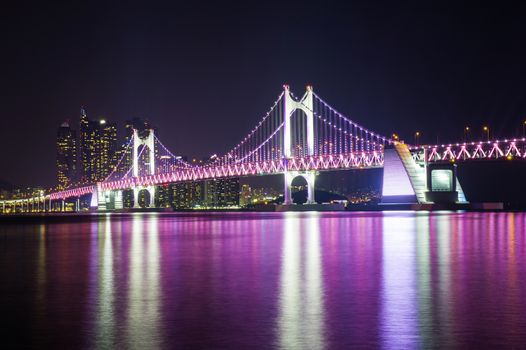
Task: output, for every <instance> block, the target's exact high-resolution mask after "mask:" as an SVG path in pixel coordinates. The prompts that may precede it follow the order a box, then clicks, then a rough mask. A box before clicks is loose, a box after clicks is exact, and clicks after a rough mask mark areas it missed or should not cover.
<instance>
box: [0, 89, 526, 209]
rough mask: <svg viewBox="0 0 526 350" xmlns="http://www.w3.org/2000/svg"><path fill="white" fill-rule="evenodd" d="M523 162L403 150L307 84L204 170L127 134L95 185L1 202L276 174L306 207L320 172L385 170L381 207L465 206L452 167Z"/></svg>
mask: <svg viewBox="0 0 526 350" xmlns="http://www.w3.org/2000/svg"><path fill="white" fill-rule="evenodd" d="M510 157H520V158H525V157H526V142H525V139H510V140H508V139H506V140H497V141H487V142H482V141H481V142H470V143H466V142H464V143H457V144H448V145H434V146H432V145H423V146H409V145H406V144H404V143H401V142H398V141H396V140H393V139H391V138H388V137H385V136H382V135H380V134H378V133H375V132H373V131H371V130H369V129H367V128H365V127H363V126H361V125H359V124H358V123H356V122H354V121H353V120H351V119H350V118H348V117H346V116H345V115H343V114H342V113H340V112H338V111H337V110H336V109H335V108H333V107H332V106H330V105H329V104H328V103H327V102H326V101H325V100H323V99H322V98H321V97H320V96H318V95H317V94H316V93H315V92H314V91H313V89H312V87H311V86H307V88H306V92H305V93H304V94H303V96H301V97H296V96H295V95H294V94H293V93H292V92H291V91H290V89H289V86H287V85H284V86H283V91H282V92H281V94H280V95H279V96H278V97H277V99H276V100H275V102H274V103H273V104H272V106H271V107H270V109H269V110H268V111H267V112H266V114H265V115H264V116H263V117H262V118H261V119H260V120H259V122H258V123H257V124H256V125H255V127H254V128H253V129H252V130H251V131H250V132H249V133H248V134H247V135H246V136H245V137H243V138H242V139H241V140H240V141H239V142H238V143H237V144H235V145H234V146H233V147H232V148H231V149H230V150H229V151H228V152H225V153H224V154H222V155H219V156H214V157H213V158H211V159H210V161H208V162H206V163H205V164H198V165H196V164H192V163H189V162H186V161H185V160H184V159H183V158H181V157H179V156H177V155H176V153H174V152H172V151H170V150H169V149H168V148H167V147H166V146H165V145H164V144H163V143H162V142H161V140H160V139H159V138H158V137H157V135H156V134H155V132H154V130H153V129H152V130H147V131H146V132H139V131H138V130H133V135H132V137H131V138H130V141H129V142H128V144H127V145H126V147H125V149H124V151H123V152H122V156H121V158H120V160H119V161H118V163H117V164H116V166H115V168H114V169H113V171H112V172H111V173H110V174H109V176H108V177H107V178H106V179H104V180H103V181H100V182H98V183H94V184H89V185H87V186H74V187H72V188H67V189H64V190H61V191H56V192H52V193H43V192H42V193H40V194H38V195H36V196H33V197H31V198H24V199H13V200H3V201H0V209H1V210H2V212H3V213H6V212H17V211H19V212H20V211H21V212H41V211H64V210H65V206H64V203H65V201H66V200H71V199H76V205H75V207H76V210H80V204H79V199H80V197H82V196H87V195H91V204H90V205H91V208H92V209H98V210H108V209H110V208H111V209H117V210H118V209H123V207H124V206H123V191H124V190H132V191H133V203H134V204H133V206H134V207H135V208H138V207H139V193H140V192H141V191H147V192H148V193H149V198H150V199H149V203H146V206H147V207H153V206H154V198H155V189H156V186H159V185H166V184H174V183H180V182H192V181H202V180H209V179H224V178H236V177H245V176H261V175H274V174H282V175H283V176H284V188H283V195H284V205H291V204H292V194H291V186H292V181H293V180H294V179H295V178H297V177H303V178H304V179H305V181H306V183H307V204H313V203H315V202H316V200H315V196H314V194H315V191H314V190H315V182H316V175H317V174H318V173H319V172H323V171H335V170H347V169H371V168H381V167H383V168H384V175H383V191H382V201H383V202H384V203H433V202H440V201H450V202H461V203H465V202H467V199H466V198H465V196H464V194H463V191H462V187H461V186H460V183H459V181H458V179H457V177H456V172H455V164H454V163H455V162H461V161H467V160H489V159H499V158H510Z"/></svg>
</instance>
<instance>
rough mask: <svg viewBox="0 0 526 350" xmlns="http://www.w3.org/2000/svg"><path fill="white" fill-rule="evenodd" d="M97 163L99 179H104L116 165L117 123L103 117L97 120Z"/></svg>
mask: <svg viewBox="0 0 526 350" xmlns="http://www.w3.org/2000/svg"><path fill="white" fill-rule="evenodd" d="M99 129H100V140H99V152H100V157H99V164H98V169H97V178H98V180H99V181H101V180H103V179H105V178H106V177H107V176H108V175H109V174H110V173H111V171H112V170H113V168H114V167H115V165H117V161H118V159H117V157H118V154H119V152H118V150H117V124H115V123H109V122H107V121H106V120H104V119H101V120H100V121H99Z"/></svg>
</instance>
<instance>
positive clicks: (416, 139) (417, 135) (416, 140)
mask: <svg viewBox="0 0 526 350" xmlns="http://www.w3.org/2000/svg"><path fill="white" fill-rule="evenodd" d="M419 138H420V131H417V132H415V145H417V146H418V139H419Z"/></svg>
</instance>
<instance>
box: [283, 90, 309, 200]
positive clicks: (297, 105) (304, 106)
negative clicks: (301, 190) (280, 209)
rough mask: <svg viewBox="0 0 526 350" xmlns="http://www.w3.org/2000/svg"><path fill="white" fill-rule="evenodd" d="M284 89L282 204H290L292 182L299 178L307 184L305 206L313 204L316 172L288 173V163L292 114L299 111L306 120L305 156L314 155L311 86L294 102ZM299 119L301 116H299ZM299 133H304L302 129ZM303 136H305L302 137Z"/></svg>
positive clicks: (290, 156)
mask: <svg viewBox="0 0 526 350" xmlns="http://www.w3.org/2000/svg"><path fill="white" fill-rule="evenodd" d="M283 89H284V100H283V130H284V136H283V161H284V164H285V174H284V175H285V181H284V191H283V192H284V204H285V205H289V204H292V190H291V186H292V181H293V180H294V179H295V178H296V177H298V176H301V177H303V178H304V179H305V181H306V182H307V204H314V203H315V199H314V183H315V178H316V171H313V170H311V171H302V172H298V171H290V170H289V169H288V161H289V160H290V159H291V158H292V156H293V154H292V147H293V145H292V135H293V133H294V130H292V126H293V123H292V117H293V115H294V112H295V111H296V110H297V109H299V110H301V111H303V113H305V117H306V119H307V128H306V133H307V135H306V137H305V139H306V141H307V152H306V155H314V104H313V99H314V98H313V91H312V86H310V85H309V86H307V91H306V92H305V94H304V95H303V97H302V98H301V99H300V100H299V101H296V100H295V99H294V98H293V97H292V95H291V93H290V88H289V86H288V85H283ZM300 117H301V116H300ZM301 132H304V130H303V129H302V130H301ZM303 136H305V135H303Z"/></svg>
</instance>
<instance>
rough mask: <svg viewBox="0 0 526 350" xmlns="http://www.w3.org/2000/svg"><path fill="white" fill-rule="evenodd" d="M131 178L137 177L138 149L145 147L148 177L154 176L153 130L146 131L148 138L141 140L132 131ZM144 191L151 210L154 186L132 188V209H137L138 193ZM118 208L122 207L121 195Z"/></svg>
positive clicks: (136, 132) (136, 131) (136, 133)
mask: <svg viewBox="0 0 526 350" xmlns="http://www.w3.org/2000/svg"><path fill="white" fill-rule="evenodd" d="M132 137H133V177H138V176H139V147H140V146H145V147H147V148H148V152H149V157H148V158H149V164H148V168H149V171H148V175H155V134H154V130H153V129H149V130H148V136H146V137H144V138H141V137H140V135H139V131H138V130H137V129H135V128H134V129H133V136H132ZM141 190H146V191H148V193H149V194H150V203H148V205H147V207H148V208H152V207H153V206H154V203H155V186H135V187H134V188H133V207H134V208H139V192H140V191H141ZM119 198H120V201H121V204H120V206H121V207H122V194H121V195H120V197H119Z"/></svg>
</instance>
